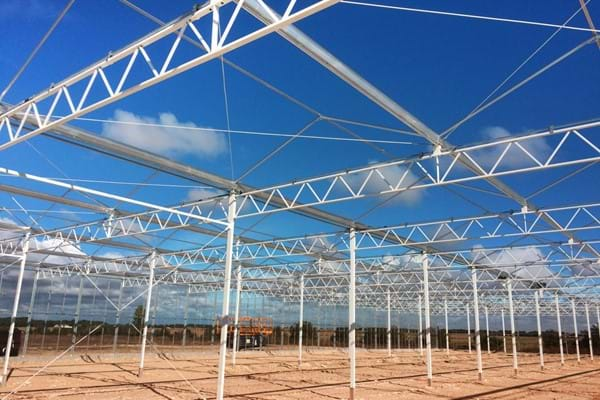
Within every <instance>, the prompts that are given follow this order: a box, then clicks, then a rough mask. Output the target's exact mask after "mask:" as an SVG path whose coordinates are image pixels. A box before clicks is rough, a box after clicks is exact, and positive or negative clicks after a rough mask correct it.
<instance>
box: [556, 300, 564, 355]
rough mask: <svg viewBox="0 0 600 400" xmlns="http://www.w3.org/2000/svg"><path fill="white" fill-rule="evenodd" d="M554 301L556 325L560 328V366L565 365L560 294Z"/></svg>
mask: <svg viewBox="0 0 600 400" xmlns="http://www.w3.org/2000/svg"><path fill="white" fill-rule="evenodd" d="M554 301H555V303H556V325H557V327H558V348H559V350H560V365H561V366H562V365H565V354H564V352H563V335H562V327H561V322H560V305H559V304H558V293H556V295H555V296H554Z"/></svg>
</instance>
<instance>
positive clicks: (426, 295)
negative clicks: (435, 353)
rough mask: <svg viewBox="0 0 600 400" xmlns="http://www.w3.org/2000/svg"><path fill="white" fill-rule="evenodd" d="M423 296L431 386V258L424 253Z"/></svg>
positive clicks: (427, 359)
mask: <svg viewBox="0 0 600 400" xmlns="http://www.w3.org/2000/svg"><path fill="white" fill-rule="evenodd" d="M423 297H424V300H425V347H426V350H427V354H426V364H427V385H428V386H431V381H432V379H433V366H432V365H431V362H432V360H431V319H430V316H429V259H428V258H427V254H423Z"/></svg>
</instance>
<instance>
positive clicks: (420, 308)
mask: <svg viewBox="0 0 600 400" xmlns="http://www.w3.org/2000/svg"><path fill="white" fill-rule="evenodd" d="M419 354H420V355H421V357H423V298H422V297H421V295H419Z"/></svg>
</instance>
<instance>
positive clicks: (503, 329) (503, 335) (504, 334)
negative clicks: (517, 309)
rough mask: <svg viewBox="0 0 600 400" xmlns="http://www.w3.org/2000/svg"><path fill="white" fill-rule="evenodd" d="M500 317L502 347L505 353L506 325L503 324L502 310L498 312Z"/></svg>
mask: <svg viewBox="0 0 600 400" xmlns="http://www.w3.org/2000/svg"><path fill="white" fill-rule="evenodd" d="M500 316H501V318H502V346H503V348H504V352H505V353H506V324H505V323H504V308H502V309H501V310H500Z"/></svg>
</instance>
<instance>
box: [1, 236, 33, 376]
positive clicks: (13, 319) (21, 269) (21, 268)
mask: <svg viewBox="0 0 600 400" xmlns="http://www.w3.org/2000/svg"><path fill="white" fill-rule="evenodd" d="M29 235H30V233H29V232H27V234H26V235H25V237H24V238H23V242H22V243H23V244H22V246H21V253H22V254H21V262H20V264H19V276H18V278H17V287H16V289H15V298H14V300H13V308H12V314H11V316H10V326H9V328H8V339H7V340H6V348H5V352H4V366H3V368H2V381H1V382H0V384H1V385H2V386H4V385H6V380H7V379H8V364H9V362H10V352H11V350H12V346H13V335H14V333H15V324H16V322H17V312H18V311H19V300H20V299H21V288H22V286H23V275H24V274H25V263H27V252H28V251H29Z"/></svg>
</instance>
